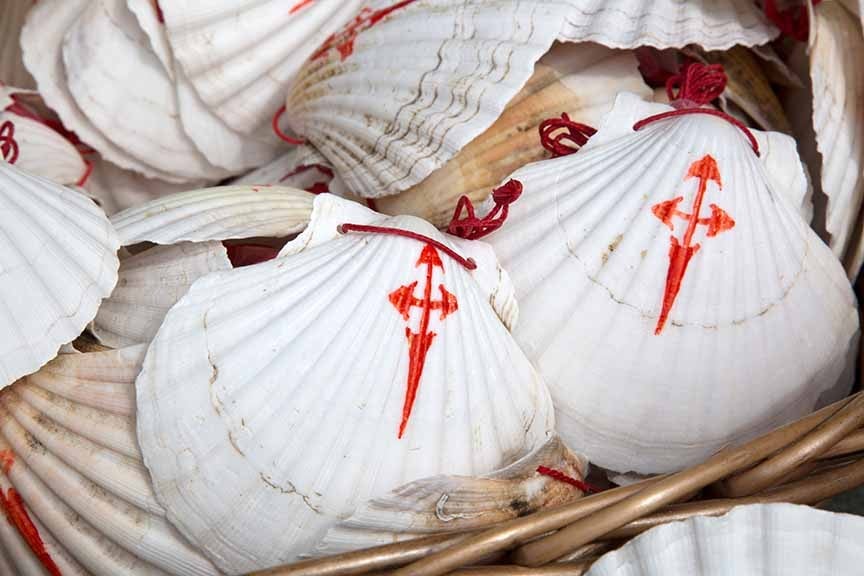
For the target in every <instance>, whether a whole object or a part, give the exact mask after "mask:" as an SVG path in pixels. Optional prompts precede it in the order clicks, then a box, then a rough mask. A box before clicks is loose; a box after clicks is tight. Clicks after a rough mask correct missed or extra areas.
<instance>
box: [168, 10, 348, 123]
mask: <svg viewBox="0 0 864 576" xmlns="http://www.w3.org/2000/svg"><path fill="white" fill-rule="evenodd" d="M362 3H363V2H362V0H342V1H333V0H329V1H327V0H325V1H320V0H319V1H318V2H314V1H309V0H306V1H303V0H291V1H290V2H285V1H283V0H265V1H264V2H260V1H255V0H243V1H241V2H237V1H235V0H215V1H214V0H172V1H171V2H164V3H163V4H162V5H161V8H162V14H163V16H164V21H165V29H166V32H167V38H168V41H169V42H170V45H171V49H172V52H173V54H174V58H175V59H176V60H177V63H178V64H179V66H180V67H181V68H182V71H183V74H184V75H185V76H186V77H187V78H188V80H189V82H190V84H191V87H192V88H193V89H194V91H195V92H196V93H197V94H198V95H199V96H200V98H201V100H202V102H203V104H204V105H205V106H206V107H207V108H209V109H210V110H211V111H212V112H213V114H215V116H217V117H218V118H219V119H220V120H221V121H222V122H224V123H225V124H226V125H228V126H229V127H230V128H231V129H233V130H236V131H238V132H240V133H243V134H249V133H251V132H253V131H254V130H255V129H257V128H260V127H262V126H266V127H268V128H269V122H270V120H271V119H272V118H273V115H274V114H275V112H276V111H277V109H278V108H279V107H280V105H281V104H283V101H284V96H285V92H286V91H287V89H288V86H289V84H290V82H291V80H292V78H293V77H294V76H295V75H296V73H297V71H298V70H299V69H300V67H301V66H302V64H303V62H304V61H305V60H306V59H307V58H308V57H309V56H310V55H312V53H313V52H314V51H315V50H316V48H317V47H318V46H319V45H320V44H321V43H322V42H323V41H324V40H325V39H326V38H327V37H328V36H329V35H330V34H331V33H333V32H335V31H336V30H337V29H339V28H340V27H342V25H343V24H345V23H346V22H347V21H348V20H349V19H350V18H352V17H353V16H354V14H355V13H356V12H357V10H358V9H359V7H360V6H361V4H362Z"/></svg>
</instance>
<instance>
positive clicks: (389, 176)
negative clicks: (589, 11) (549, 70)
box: [286, 0, 566, 198]
mask: <svg viewBox="0 0 864 576" xmlns="http://www.w3.org/2000/svg"><path fill="white" fill-rule="evenodd" d="M565 13H566V6H565V5H564V4H562V3H561V2H560V1H548V0H544V1H539V0H528V1H521V2H516V1H513V0H493V1H479V0H469V1H464V0H458V1H457V0H419V1H416V2H415V1H413V0H409V1H407V2H406V1H402V2H396V1H395V0H374V1H372V2H369V3H368V5H367V6H366V7H365V8H364V10H363V11H362V12H361V13H360V15H358V16H357V17H356V18H355V20H353V21H352V22H349V23H348V24H347V25H346V26H345V27H344V28H343V29H342V30H341V31H339V32H337V33H336V34H335V35H334V36H333V37H332V38H331V39H330V40H328V41H327V42H326V43H325V44H324V45H323V46H322V47H321V48H320V49H319V50H318V52H316V53H315V54H313V55H312V57H311V58H310V60H309V61H308V62H307V63H306V65H305V66H304V67H303V69H302V70H301V71H300V72H299V74H298V78H297V81H296V83H295V85H294V88H293V89H292V91H291V93H290V94H289V95H288V99H287V114H286V117H287V119H288V121H289V122H290V124H291V127H292V128H293V129H294V131H295V132H297V133H298V134H301V135H302V136H303V137H304V138H306V139H307V140H308V141H309V142H311V143H312V144H313V145H314V146H315V147H316V148H317V149H318V150H319V151H320V152H321V153H322V154H324V155H325V156H326V157H327V158H328V159H329V160H330V161H331V162H332V163H333V165H334V167H335V168H336V170H337V172H338V173H339V175H340V176H341V177H342V178H343V180H344V181H345V184H346V185H347V186H348V188H349V189H350V190H351V191H352V192H354V193H355V194H358V195H360V196H363V197H366V198H369V197H380V196H386V195H390V194H395V193H397V192H400V191H402V190H405V189H407V188H409V187H411V186H413V185H415V184H417V183H419V182H420V181H421V180H422V179H423V178H425V177H426V176H428V175H429V174H431V173H432V172H433V171H434V170H435V169H437V168H440V167H441V166H443V165H444V163H445V162H447V161H448V160H450V159H451V158H453V157H454V156H455V155H456V154H457V153H458V152H459V150H461V149H462V148H463V147H464V146H465V145H466V144H467V143H468V142H470V141H471V140H473V139H474V138H475V137H477V136H478V135H480V134H481V133H483V131H485V130H486V129H487V128H489V126H491V125H492V123H493V122H494V121H495V120H496V119H497V118H498V116H500V114H501V112H502V111H503V110H504V107H505V106H506V105H507V103H508V102H509V101H510V100H511V99H512V98H513V97H514V96H515V95H516V94H517V93H518V92H519V90H520V89H521V88H522V86H524V84H525V83H526V82H527V81H528V79H529V78H530V77H531V74H532V72H533V70H534V63H535V62H536V61H537V60H538V59H539V58H540V57H541V56H542V55H543V54H544V53H545V52H546V51H547V50H548V49H549V47H550V46H551V45H552V42H553V41H554V40H555V38H556V37H557V35H558V32H559V30H560V28H561V22H562V20H563V17H564V15H565Z"/></svg>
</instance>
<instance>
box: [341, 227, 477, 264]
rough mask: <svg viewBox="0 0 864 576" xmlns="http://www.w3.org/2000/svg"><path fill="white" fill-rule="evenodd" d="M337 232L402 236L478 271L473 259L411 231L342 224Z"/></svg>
mask: <svg viewBox="0 0 864 576" xmlns="http://www.w3.org/2000/svg"><path fill="white" fill-rule="evenodd" d="M336 230H337V231H338V232H339V233H340V234H347V233H348V232H361V233H364V234H392V235H393V236H402V237H403V238H410V239H412V240H418V241H420V242H424V243H426V244H431V245H432V246H434V247H435V248H438V249H439V250H441V251H442V252H444V253H445V254H447V255H448V256H450V257H451V258H453V260H455V261H456V262H458V263H459V264H460V265H461V266H462V267H463V268H465V269H466V270H476V269H477V263H476V262H474V259H473V258H465V257H464V256H462V255H460V254H459V253H458V252H456V251H455V250H453V249H452V248H450V247H449V246H447V245H446V244H443V243H441V242H439V241H438V240H435V239H433V238H430V237H428V236H424V235H423V234H418V233H417V232H411V231H410V230H402V229H401V228H390V227H387V226H367V225H365V224H351V223H345V224H340V225H339V226H337V227H336Z"/></svg>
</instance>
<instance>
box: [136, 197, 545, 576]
mask: <svg viewBox="0 0 864 576" xmlns="http://www.w3.org/2000/svg"><path fill="white" fill-rule="evenodd" d="M315 203H316V211H315V212H314V213H313V216H312V219H311V222H310V224H309V227H308V228H307V229H306V230H305V231H304V232H303V234H301V236H299V237H298V238H297V239H296V240H294V241H292V242H291V243H289V244H288V245H287V246H286V248H285V250H283V255H282V256H281V257H279V258H277V259H276V260H272V261H270V262H265V263H263V264H259V265H257V266H252V267H249V268H242V269H238V270H232V271H229V272H219V273H215V274H210V275H208V276H206V277H204V278H202V279H200V280H198V281H197V282H196V283H195V284H194V285H193V286H192V288H191V290H190V291H189V293H188V294H187V295H186V296H185V297H184V298H183V299H182V300H181V301H180V302H179V303H178V304H177V305H176V306H175V307H174V308H172V310H171V311H170V312H169V313H168V316H167V317H166V319H165V322H164V323H163V324H162V327H161V328H160V329H159V332H158V334H157V336H156V338H155V339H154V341H153V343H152V344H151V346H150V349H149V351H148V354H147V358H146V360H145V366H144V369H143V371H142V373H141V375H140V376H139V378H138V380H137V383H136V386H137V389H138V408H139V419H138V437H139V441H140V443H141V447H142V450H143V452H144V454H145V461H146V463H147V466H148V468H149V469H150V471H151V475H152V477H153V479H154V485H155V489H156V493H157V496H158V498H159V500H160V502H162V503H163V505H165V507H166V509H168V510H170V512H169V515H170V519H171V521H172V523H174V524H175V526H177V527H178V528H179V529H180V531H181V532H183V533H184V534H185V535H186V536H187V537H188V538H189V539H190V540H191V541H192V542H194V543H195V544H196V545H197V546H200V547H201V548H202V549H203V550H205V551H206V553H207V554H208V556H209V557H210V558H211V559H212V560H213V561H214V563H215V564H216V565H217V566H219V567H220V568H222V569H223V570H225V571H226V572H245V571H250V570H253V569H256V568H262V567H266V566H271V565H274V564H278V563H280V562H287V561H290V560H292V559H296V558H297V557H298V555H300V554H303V553H308V552H310V551H311V550H312V549H313V548H314V546H315V544H316V542H317V541H318V540H320V538H321V537H323V535H324V534H325V533H326V531H327V529H328V528H329V527H330V526H332V525H333V524H335V523H336V522H337V521H338V520H339V519H340V518H343V517H345V516H347V515H350V514H351V512H352V511H353V510H354V508H355V507H356V506H357V505H358V504H359V503H362V502H365V501H367V500H370V499H372V498H374V497H376V496H378V495H383V494H386V493H387V492H389V491H391V490H393V489H394V488H396V487H398V486H400V485H403V484H405V483H407V482H411V481H413V480H417V479H419V478H424V477H427V476H433V475H437V474H458V475H481V474H485V473H489V472H491V471H493V470H496V469H498V468H501V467H503V466H506V465H507V464H509V463H511V462H512V461H514V460H516V459H517V458H519V457H520V456H522V455H523V454H525V453H527V452H529V451H530V450H532V449H534V448H535V447H537V446H539V445H541V444H542V443H544V442H545V440H546V438H547V434H549V433H550V430H551V427H552V425H553V422H552V408H551V403H550V401H549V397H548V393H547V391H546V389H545V386H544V385H543V383H542V381H540V380H539V379H538V378H537V376H536V374H535V373H534V371H533V368H532V367H531V366H530V364H529V362H528V361H527V359H526V358H525V357H524V355H522V353H521V351H520V350H519V349H518V347H517V346H516V344H515V342H514V341H513V340H512V338H511V337H510V334H509V332H508V331H507V329H506V328H505V326H504V324H503V323H502V322H501V321H500V320H499V318H498V316H496V313H495V310H494V309H493V307H492V306H490V301H492V302H496V301H497V300H499V299H500V298H501V297H502V293H504V292H507V288H506V284H507V283H508V281H507V279H506V274H505V273H504V272H503V271H501V270H500V269H497V264H496V263H495V259H494V255H493V254H492V253H491V249H489V248H488V246H485V245H481V244H479V243H473V244H472V243H468V242H465V241H460V240H457V239H453V238H450V237H445V236H444V235H442V234H441V233H440V232H438V231H437V230H436V229H434V228H433V227H432V226H431V225H429V224H427V223H424V222H422V221H420V220H417V219H414V218H411V217H398V218H389V219H388V218H383V217H382V216H380V215H378V214H375V213H374V212H371V211H370V210H368V209H366V208H364V207H362V206H359V205H357V204H355V203H353V202H348V201H344V200H339V199H338V198H336V197H333V196H330V195H321V196H318V197H316V200H315ZM327 204H330V205H331V208H332V209H331V210H319V207H321V206H324V205H327ZM346 219H347V220H346ZM346 221H347V222H353V223H363V224H373V223H374V224H380V225H384V226H394V227H397V228H401V229H407V230H409V231H413V232H418V233H420V234H425V235H428V236H430V237H432V238H434V239H436V240H437V241H439V242H443V243H445V244H446V245H447V246H449V247H450V248H452V249H454V250H456V251H458V252H459V253H461V254H462V255H464V256H472V257H473V258H474V259H475V261H476V262H477V265H478V268H477V269H478V271H479V270H481V269H483V270H485V271H486V272H485V274H487V275H488V276H494V277H495V278H496V279H497V281H498V285H497V290H496V293H493V292H491V291H490V290H489V288H488V287H484V285H483V284H484V283H486V281H485V280H484V281H483V282H478V281H477V280H475V278H474V277H472V274H471V273H469V272H468V271H467V270H466V269H465V268H463V267H462V265H460V264H459V263H457V262H456V261H455V260H454V259H453V258H451V257H450V256H448V255H446V253H445V252H444V251H443V250H442V251H440V252H439V251H438V250H437V249H434V248H429V247H428V246H431V245H424V243H423V242H418V241H417V240H413V239H408V238H403V237H400V236H393V235H375V234H372V235H362V234H353V233H351V234H347V235H340V234H338V232H337V225H338V224H340V223H344V222H346ZM433 254H437V258H435V257H434V256H433ZM418 259H419V261H418ZM439 259H440V260H439ZM439 262H440V263H439ZM415 280H416V281H417V282H418V284H412V282H413V281H415ZM433 282H434V294H433V293H431V292H430V293H428V294H430V296H429V298H430V300H429V305H428V306H429V307H428V308H425V307H424V306H425V305H423V304H422V303H421V304H417V302H416V301H415V300H411V299H410V298H408V296H409V292H410V291H411V290H413V289H415V288H416V289H417V290H418V291H419V292H417V293H419V294H421V295H422V294H423V293H424V292H423V290H424V286H426V285H428V286H429V288H430V290H432V289H433V286H432V284H433ZM421 298H422V296H421ZM425 301H426V300H422V302H425ZM433 301H434V302H437V304H436V303H433ZM497 305H498V304H497V303H496V306H497ZM417 306H420V308H419V309H418V308H417ZM433 309H434V313H432V310H433ZM417 310H428V311H429V315H428V317H427V321H428V322H429V323H428V324H423V322H424V321H423V320H421V318H423V317H424V316H423V314H424V313H423V312H419V311H417ZM400 311H404V313H405V316H404V317H403V313H402V312H400ZM499 313H500V309H499ZM442 316H443V317H442ZM424 326H425V328H424ZM334 327H339V328H338V329H335V330H334ZM430 332H434V333H435V334H436V336H434V337H431V338H432V339H431V340H424V338H428V334H429V333H430ZM409 334H426V335H427V336H425V337H421V336H416V335H415V336H413V337H412V336H410V335H409ZM406 336H407V337H406ZM412 341H417V342H423V341H426V342H431V344H429V346H428V347H426V350H425V356H424V359H423V360H418V359H416V355H415V360H413V361H411V362H409V348H410V347H411V346H410V342H412ZM409 364H410V365H411V368H410V370H409ZM418 369H419V372H417V370H418ZM409 372H410V373H413V374H415V375H417V377H418V378H419V384H417V382H418V381H416V380H415V381H414V383H415V386H414V387H413V388H412V386H411V385H410V384H409V382H410V381H411V378H412V377H411V376H409ZM411 389H413V390H416V397H414V400H413V402H412V403H409V402H407V401H406V400H407V397H406V396H407V390H411ZM406 407H407V415H406ZM400 436H401V437H400ZM169 439H170V440H169ZM227 478H230V481H226V479H227Z"/></svg>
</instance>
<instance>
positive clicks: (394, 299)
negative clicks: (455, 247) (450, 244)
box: [390, 244, 459, 438]
mask: <svg viewBox="0 0 864 576" xmlns="http://www.w3.org/2000/svg"><path fill="white" fill-rule="evenodd" d="M424 264H425V265H426V285H425V286H424V288H423V298H417V297H416V296H414V289H415V288H417V281H416V280H415V281H414V282H412V283H411V284H408V285H407V286H400V287H399V288H397V289H396V290H394V291H393V292H391V293H390V303H391V304H393V306H394V307H395V308H396V310H398V311H399V313H400V314H401V315H402V318H404V319H405V320H406V321H407V320H408V319H409V317H410V314H411V309H412V308H420V311H421V313H420V329H419V330H418V331H417V332H412V331H411V327H410V326H409V327H406V328H405V336H407V337H408V359H409V363H408V386H407V389H406V391H405V404H404V405H403V407H402V423H401V424H400V425H399V438H402V435H403V434H404V433H405V427H406V426H407V425H408V418H409V417H410V416H411V408H412V407H413V406H414V399H415V398H416V397H417V388H418V387H419V385H420V377H421V376H422V375H423V366H424V365H425V364H426V353H427V352H428V351H429V348H430V347H431V346H432V340H433V339H434V338H435V336H436V334H435V332H432V331H431V330H429V321H430V318H431V315H432V311H433V310H438V311H439V312H440V319H441V320H444V319H445V318H446V317H447V316H449V315H450V314H453V313H454V312H456V310H458V308H459V303H458V302H457V301H456V296H454V295H453V294H451V293H450V292H448V291H447V289H446V288H444V285H443V284H439V285H438V291H439V292H440V293H441V299H440V300H433V299H432V273H433V271H434V269H435V268H440V269H441V273H442V274H443V273H444V264H443V263H442V262H441V257H440V256H439V255H438V251H437V250H436V249H435V247H434V246H432V245H431V244H426V245H425V246H424V247H423V251H422V252H421V253H420V259H419V260H417V266H418V267H420V266H422V265H424Z"/></svg>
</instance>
